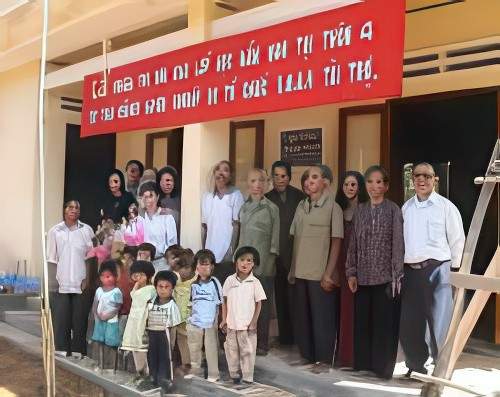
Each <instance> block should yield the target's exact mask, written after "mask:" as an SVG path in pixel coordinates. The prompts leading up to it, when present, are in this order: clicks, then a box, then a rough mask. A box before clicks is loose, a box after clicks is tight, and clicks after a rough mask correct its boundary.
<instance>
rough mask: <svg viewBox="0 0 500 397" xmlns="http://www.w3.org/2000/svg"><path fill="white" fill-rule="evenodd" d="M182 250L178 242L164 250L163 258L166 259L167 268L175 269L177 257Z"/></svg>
mask: <svg viewBox="0 0 500 397" xmlns="http://www.w3.org/2000/svg"><path fill="white" fill-rule="evenodd" d="M183 251H184V250H183V249H182V247H181V246H180V245H179V244H174V245H171V246H170V247H168V248H167V250H166V251H165V259H166V260H167V264H168V266H169V270H172V271H174V272H176V271H177V269H176V262H177V259H178V258H179V255H180V254H181V253H182V252H183Z"/></svg>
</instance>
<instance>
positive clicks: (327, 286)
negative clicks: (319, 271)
mask: <svg viewBox="0 0 500 397" xmlns="http://www.w3.org/2000/svg"><path fill="white" fill-rule="evenodd" d="M320 285H321V288H323V291H326V292H332V291H333V290H334V288H335V283H334V282H333V279H332V278H331V277H330V276H327V275H326V274H324V275H323V277H322V278H321V282H320Z"/></svg>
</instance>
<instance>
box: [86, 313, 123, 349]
mask: <svg viewBox="0 0 500 397" xmlns="http://www.w3.org/2000/svg"><path fill="white" fill-rule="evenodd" d="M92 340H93V341H95V342H100V343H104V344H105V345H106V346H110V347H118V346H120V343H121V337H120V326H119V323H118V321H114V322H109V321H102V320H99V319H96V321H95V324H94V332H93V333H92Z"/></svg>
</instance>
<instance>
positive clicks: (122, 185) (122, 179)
mask: <svg viewBox="0 0 500 397" xmlns="http://www.w3.org/2000/svg"><path fill="white" fill-rule="evenodd" d="M113 174H116V175H118V178H119V179H120V192H122V194H123V193H125V177H124V176H123V172H121V171H120V170H119V169H117V168H113V169H112V170H110V171H109V172H108V174H107V176H106V182H105V183H106V191H107V192H108V193H109V194H111V190H109V178H111V175H113Z"/></svg>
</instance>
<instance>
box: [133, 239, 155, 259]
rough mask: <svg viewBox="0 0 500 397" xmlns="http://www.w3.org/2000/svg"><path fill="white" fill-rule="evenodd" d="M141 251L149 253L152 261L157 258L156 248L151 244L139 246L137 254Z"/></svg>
mask: <svg viewBox="0 0 500 397" xmlns="http://www.w3.org/2000/svg"><path fill="white" fill-rule="evenodd" d="M139 251H149V253H150V255H151V260H153V259H154V258H156V248H155V246H154V245H153V244H151V243H142V244H141V245H139V247H137V252H139Z"/></svg>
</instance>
